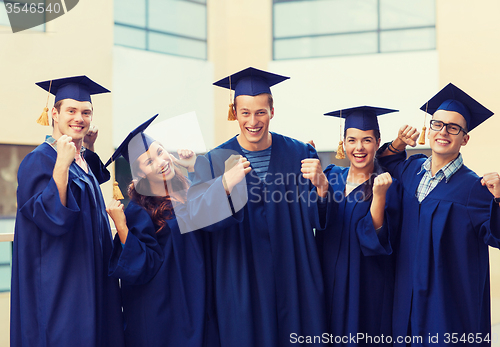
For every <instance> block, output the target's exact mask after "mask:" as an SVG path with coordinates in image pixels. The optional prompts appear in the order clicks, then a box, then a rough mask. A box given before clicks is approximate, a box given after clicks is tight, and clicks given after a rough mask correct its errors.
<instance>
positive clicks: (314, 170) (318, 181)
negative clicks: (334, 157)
mask: <svg viewBox="0 0 500 347" xmlns="http://www.w3.org/2000/svg"><path fill="white" fill-rule="evenodd" d="M301 163H302V166H301V168H300V171H301V172H302V176H304V178H306V179H308V180H310V181H311V183H312V184H313V185H314V186H315V187H316V189H317V191H318V195H319V196H320V197H322V198H324V197H325V196H326V193H327V192H328V186H329V184H328V179H327V178H326V175H325V174H324V172H323V169H322V168H321V162H320V161H319V159H315V158H308V159H304V160H302V162H301Z"/></svg>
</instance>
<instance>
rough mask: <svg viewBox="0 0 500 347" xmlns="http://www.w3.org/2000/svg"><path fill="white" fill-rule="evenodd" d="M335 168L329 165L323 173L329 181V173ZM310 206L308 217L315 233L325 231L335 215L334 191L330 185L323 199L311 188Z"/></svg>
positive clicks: (314, 188)
mask: <svg viewBox="0 0 500 347" xmlns="http://www.w3.org/2000/svg"><path fill="white" fill-rule="evenodd" d="M334 167H335V165H333V164H330V165H328V167H327V168H326V169H325V170H324V171H323V173H324V174H325V175H326V177H327V179H328V180H329V181H330V172H331V170H332V169H333V168H334ZM310 202H311V203H310V204H309V217H310V218H311V223H313V227H314V228H315V229H316V231H322V230H325V229H326V227H327V226H328V225H330V221H331V220H332V217H333V216H334V214H335V213H336V204H335V198H334V191H333V188H332V185H331V184H328V192H327V193H326V196H325V197H324V198H321V197H320V196H319V195H318V190H317V188H316V187H314V186H313V188H312V190H311V193H310Z"/></svg>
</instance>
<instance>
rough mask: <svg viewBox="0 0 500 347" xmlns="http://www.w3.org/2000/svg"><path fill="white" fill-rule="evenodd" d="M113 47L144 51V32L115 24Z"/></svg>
mask: <svg viewBox="0 0 500 347" xmlns="http://www.w3.org/2000/svg"><path fill="white" fill-rule="evenodd" d="M114 34H115V45H122V46H127V47H133V48H139V49H146V32H145V31H144V30H140V29H133V28H128V27H125V26H122V25H118V24H115V31H114Z"/></svg>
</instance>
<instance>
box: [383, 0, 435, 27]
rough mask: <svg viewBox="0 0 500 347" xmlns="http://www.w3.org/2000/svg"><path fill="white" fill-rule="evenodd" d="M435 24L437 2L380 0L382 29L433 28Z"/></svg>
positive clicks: (428, 0) (431, 0)
mask: <svg viewBox="0 0 500 347" xmlns="http://www.w3.org/2000/svg"><path fill="white" fill-rule="evenodd" d="M435 22H436V4H435V0H419V1H415V0H380V28H381V29H394V28H411V27H419V26H433V25H435Z"/></svg>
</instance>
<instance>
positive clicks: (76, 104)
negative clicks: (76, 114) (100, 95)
mask: <svg viewBox="0 0 500 347" xmlns="http://www.w3.org/2000/svg"><path fill="white" fill-rule="evenodd" d="M61 101H62V103H61V108H65V107H71V108H77V109H81V110H92V103H91V102H90V101H77V100H74V99H63V100H61Z"/></svg>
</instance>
